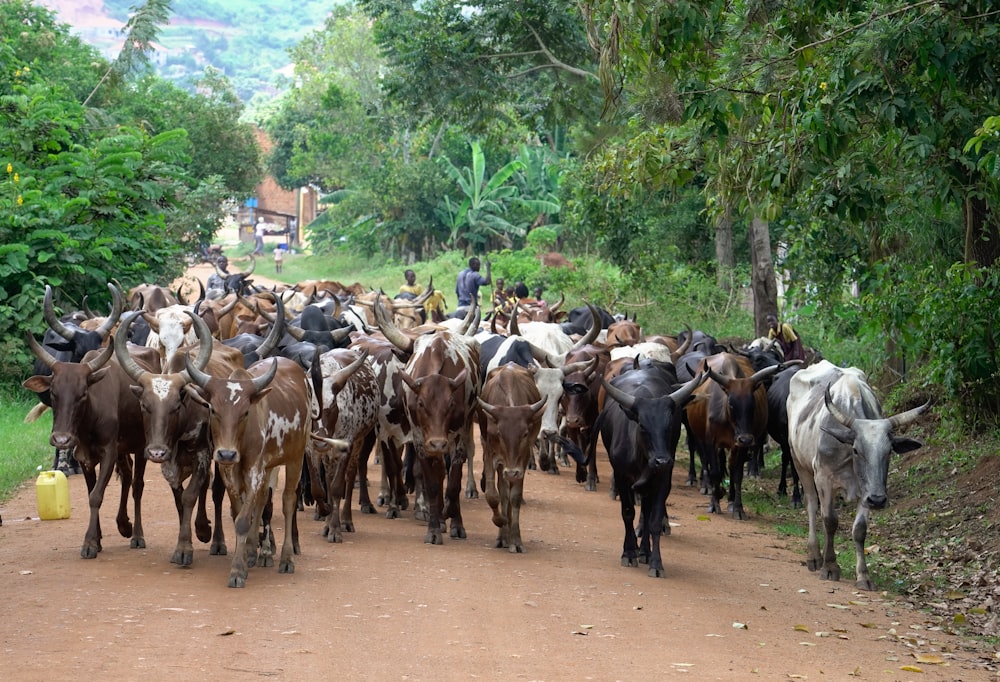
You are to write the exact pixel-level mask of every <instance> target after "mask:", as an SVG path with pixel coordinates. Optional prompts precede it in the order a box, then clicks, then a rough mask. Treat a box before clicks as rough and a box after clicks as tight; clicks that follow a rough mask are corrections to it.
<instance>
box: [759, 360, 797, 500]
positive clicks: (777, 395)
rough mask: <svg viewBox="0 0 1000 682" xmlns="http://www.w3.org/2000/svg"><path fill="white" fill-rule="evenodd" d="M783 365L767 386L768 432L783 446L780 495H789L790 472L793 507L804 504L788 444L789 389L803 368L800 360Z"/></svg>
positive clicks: (779, 445) (779, 483) (779, 481)
mask: <svg viewBox="0 0 1000 682" xmlns="http://www.w3.org/2000/svg"><path fill="white" fill-rule="evenodd" d="M794 362H795V364H793V365H790V366H788V367H783V368H782V369H780V370H779V371H778V373H777V374H775V375H774V377H772V379H771V385H770V386H768V387H767V434H768V435H769V436H771V438H773V439H774V442H776V443H777V444H778V447H780V448H781V477H780V478H779V479H778V496H779V497H788V483H787V479H788V474H789V469H791V475H792V507H793V508H795V509H798V508H800V507H801V506H802V486H801V485H799V474H798V472H797V471H796V469H795V463H794V462H793V461H792V449H791V447H790V446H789V444H788V391H789V388H790V386H791V381H792V377H793V376H795V373H796V372H798V371H799V370H800V369H802V366H801V363H799V361H797V360H796V361H794Z"/></svg>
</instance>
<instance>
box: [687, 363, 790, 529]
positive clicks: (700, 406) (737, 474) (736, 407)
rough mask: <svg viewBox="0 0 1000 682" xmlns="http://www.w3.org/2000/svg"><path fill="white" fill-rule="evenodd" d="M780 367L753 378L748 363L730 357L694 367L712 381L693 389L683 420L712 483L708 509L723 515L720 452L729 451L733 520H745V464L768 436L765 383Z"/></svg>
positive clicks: (722, 459) (723, 473) (723, 469)
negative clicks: (757, 445)
mask: <svg viewBox="0 0 1000 682" xmlns="http://www.w3.org/2000/svg"><path fill="white" fill-rule="evenodd" d="M778 369H779V368H778V367H768V368H766V369H762V370H760V371H759V372H757V373H756V374H755V373H754V372H753V367H752V366H751V365H750V362H749V360H747V359H746V358H744V357H742V356H739V355H735V354H732V353H717V354H716V355H710V356H708V357H706V358H704V359H702V361H701V362H700V363H699V365H698V372H699V373H700V372H702V371H705V372H707V373H708V376H709V377H711V379H712V380H711V381H706V382H705V383H704V384H702V385H701V386H699V387H698V389H696V391H695V396H694V398H695V399H694V400H693V401H692V402H691V403H690V404H688V406H687V410H686V417H687V424H688V428H689V433H690V436H691V442H692V445H693V446H694V449H696V450H697V451H698V453H699V454H700V455H701V462H702V466H703V467H706V468H707V469H708V472H709V479H710V481H711V483H712V491H711V493H710V494H711V496H712V501H711V503H710V505H709V511H712V512H715V513H721V512H722V508H721V500H722V494H723V489H722V482H723V480H724V479H725V477H726V462H725V454H724V453H725V452H728V453H729V477H730V482H729V505H730V511H731V513H732V516H733V518H734V519H745V518H746V515H745V514H744V512H743V497H742V487H743V465H744V464H745V463H746V461H747V459H748V458H749V457H750V456H751V455H752V453H753V451H754V447H755V445H756V444H757V443H758V442H759V441H760V440H761V439H763V438H767V392H766V389H765V387H764V383H763V382H764V380H765V379H767V378H768V377H770V376H771V375H772V374H774V373H775V372H776V371H778Z"/></svg>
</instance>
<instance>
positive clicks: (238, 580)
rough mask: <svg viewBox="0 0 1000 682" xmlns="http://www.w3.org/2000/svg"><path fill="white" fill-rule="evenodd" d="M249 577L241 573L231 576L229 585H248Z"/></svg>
mask: <svg viewBox="0 0 1000 682" xmlns="http://www.w3.org/2000/svg"><path fill="white" fill-rule="evenodd" d="M246 586H247V579H246V578H245V577H243V576H240V575H231V576H229V587H246Z"/></svg>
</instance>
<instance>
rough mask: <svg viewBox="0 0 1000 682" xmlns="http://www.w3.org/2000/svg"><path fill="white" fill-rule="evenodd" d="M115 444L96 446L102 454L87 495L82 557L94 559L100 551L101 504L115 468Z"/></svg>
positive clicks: (81, 549)
mask: <svg viewBox="0 0 1000 682" xmlns="http://www.w3.org/2000/svg"><path fill="white" fill-rule="evenodd" d="M115 445H116V444H115V443H111V444H108V445H105V446H104V447H103V448H98V452H100V451H101V450H103V451H104V456H103V457H102V458H101V464H100V469H99V470H98V472H97V478H96V480H95V482H94V487H93V489H92V490H91V491H90V495H89V496H88V502H89V504H90V522H89V524H88V526H87V533H86V535H84V538H83V546H82V547H81V548H80V556H81V557H83V558H84V559H95V558H97V553H98V552H100V551H101V537H102V535H101V505H102V504H103V503H104V491H105V490H107V487H108V481H109V480H111V474H112V472H113V471H114V470H115V462H116V460H117V456H116V454H115ZM77 449H79V447H78V448H77ZM130 535H131V533H130Z"/></svg>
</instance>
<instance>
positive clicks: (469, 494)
mask: <svg viewBox="0 0 1000 682" xmlns="http://www.w3.org/2000/svg"><path fill="white" fill-rule="evenodd" d="M478 498H479V491H478V490H476V489H475V488H467V489H466V491H465V499H467V500H475V499H478Z"/></svg>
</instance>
